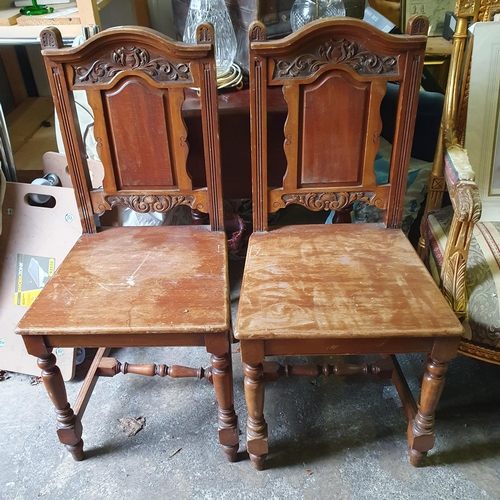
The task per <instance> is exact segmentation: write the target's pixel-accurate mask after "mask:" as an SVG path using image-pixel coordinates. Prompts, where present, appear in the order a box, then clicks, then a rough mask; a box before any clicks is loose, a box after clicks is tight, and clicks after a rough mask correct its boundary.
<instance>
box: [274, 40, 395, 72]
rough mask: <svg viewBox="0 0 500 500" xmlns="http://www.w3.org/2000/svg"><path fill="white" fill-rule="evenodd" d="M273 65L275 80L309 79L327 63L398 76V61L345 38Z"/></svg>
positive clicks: (359, 70)
mask: <svg viewBox="0 0 500 500" xmlns="http://www.w3.org/2000/svg"><path fill="white" fill-rule="evenodd" d="M275 62H276V68H275V71H274V73H275V74H274V76H275V77H277V78H295V77H307V76H311V75H313V74H314V73H316V72H317V71H319V70H320V69H321V68H322V67H323V66H325V65H326V64H344V65H347V66H350V67H351V68H352V69H354V70H355V71H356V72H357V73H359V74H362V75H363V74H364V75H367V74H368V75H373V74H389V75H397V74H398V68H397V62H398V61H397V58H395V57H392V56H379V55H378V54H375V53H374V52H371V51H369V50H368V49H366V48H365V47H364V46H363V45H361V44H358V43H356V42H352V41H350V40H346V39H342V40H329V41H328V42H325V43H323V44H321V45H320V46H319V47H318V48H317V49H316V50H315V53H314V54H302V55H301V56H298V57H295V58H294V59H291V60H281V61H275Z"/></svg>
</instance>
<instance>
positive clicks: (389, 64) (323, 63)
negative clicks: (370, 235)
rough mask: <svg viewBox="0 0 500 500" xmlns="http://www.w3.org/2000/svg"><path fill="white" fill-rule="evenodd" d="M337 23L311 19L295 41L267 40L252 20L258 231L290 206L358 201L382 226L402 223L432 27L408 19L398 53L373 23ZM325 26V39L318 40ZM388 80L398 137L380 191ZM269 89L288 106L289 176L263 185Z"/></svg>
mask: <svg viewBox="0 0 500 500" xmlns="http://www.w3.org/2000/svg"><path fill="white" fill-rule="evenodd" d="M337 21H338V23H337V24H335V23H328V22H325V21H322V20H320V21H316V22H314V23H310V25H308V26H307V27H306V28H305V30H302V31H301V33H300V35H291V36H290V37H287V39H286V41H276V42H269V41H267V42H265V43H261V42H264V40H265V27H264V25H263V24H262V23H260V22H256V23H254V24H252V26H251V28H250V40H251V41H250V92H251V103H250V112H251V116H252V128H251V133H252V135H253V140H252V144H253V145H254V146H253V151H252V152H253V158H252V170H253V174H252V175H253V186H254V191H253V204H254V207H256V208H255V209H254V229H255V230H257V231H265V230H266V229H267V214H268V213H270V212H276V211H277V210H279V209H280V208H284V207H286V206H288V205H291V204H299V205H302V206H304V207H306V208H308V209H310V210H315V211H319V210H341V209H344V208H346V207H349V206H350V205H352V204H353V203H354V202H356V201H363V202H366V203H369V204H371V205H375V206H377V207H378V208H380V209H383V210H384V213H385V216H384V222H385V224H386V226H387V227H391V228H396V227H400V225H401V215H402V206H403V197H404V191H405V183H406V176H407V169H408V162H409V158H410V149H411V143H412V137H413V125H414V121H415V115H416V107H417V100H418V88H419V81H420V80H419V78H420V77H419V75H420V74H421V70H422V65H423V59H424V51H425V43H426V37H425V33H426V27H427V25H428V21H427V19H426V18H425V17H421V16H420V17H419V16H415V17H413V18H412V19H411V20H410V22H409V26H408V33H409V35H402V37H403V38H404V39H405V40H407V41H408V43H407V45H406V47H405V51H404V52H401V47H400V45H398V42H397V41H396V40H395V38H394V37H389V36H386V35H385V34H383V33H381V32H379V31H378V30H376V29H374V28H372V27H370V26H369V25H365V24H360V22H359V21H357V20H348V19H338V20H337ZM318 25H319V26H322V28H321V29H317V27H318ZM328 30H330V32H331V38H329V39H328V42H326V43H325V42H324V41H323V42H320V40H324V39H325V36H326V34H327V32H328ZM418 34H421V35H422V36H416V35H418ZM389 81H396V82H399V83H400V87H401V88H400V93H399V102H398V110H397V115H396V130H397V131H398V132H397V133H396V135H395V137H394V142H393V150H392V156H391V169H390V173H389V180H388V182H387V183H386V184H381V185H377V183H376V177H375V172H374V169H373V163H374V160H375V155H376V154H377V151H378V147H379V135H380V132H381V129H382V122H381V118H380V104H381V101H382V98H383V97H384V95H385V88H386V83H387V82H389ZM273 86H281V87H282V89H283V94H284V98H285V101H286V102H287V105H288V115H287V120H286V123H285V127H284V143H283V148H284V151H285V156H286V160H287V170H286V173H285V176H284V178H283V183H282V185H281V186H268V183H267V178H268V176H267V171H268V164H267V121H266V120H267V92H268V89H269V88H270V87H273ZM338 96H342V98H341V99H339V98H338ZM402 125H404V126H402Z"/></svg>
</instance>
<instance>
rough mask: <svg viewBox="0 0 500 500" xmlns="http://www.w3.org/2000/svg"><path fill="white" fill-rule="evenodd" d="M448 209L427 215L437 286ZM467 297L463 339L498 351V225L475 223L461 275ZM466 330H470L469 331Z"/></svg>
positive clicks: (499, 303)
mask: <svg viewBox="0 0 500 500" xmlns="http://www.w3.org/2000/svg"><path fill="white" fill-rule="evenodd" d="M452 216H453V211H452V208H451V207H446V208H444V209H442V210H439V211H437V212H434V213H433V214H431V215H429V218H428V221H427V237H428V241H429V248H430V259H429V263H430V268H431V272H432V275H433V277H434V279H435V280H436V282H437V283H439V272H440V269H441V265H442V263H443V255H444V248H445V244H446V238H447V236H448V232H449V229H450V224H451V219H452ZM465 282H466V283H465V284H466V287H467V294H468V297H469V301H468V307H467V322H466V323H468V325H469V327H470V329H469V328H467V325H465V326H466V333H465V337H466V338H467V339H468V340H470V341H472V342H473V343H474V344H477V345H481V346H484V347H488V348H497V349H500V298H499V292H500V222H478V223H477V224H476V225H475V227H474V232H473V236H472V239H471V244H470V250H469V258H468V260H467V269H466V273H465ZM469 330H470V331H469Z"/></svg>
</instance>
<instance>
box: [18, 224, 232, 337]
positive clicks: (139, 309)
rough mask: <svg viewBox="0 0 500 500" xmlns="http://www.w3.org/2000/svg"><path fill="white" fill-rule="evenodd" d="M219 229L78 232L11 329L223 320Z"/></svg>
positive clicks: (165, 328)
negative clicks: (36, 296)
mask: <svg viewBox="0 0 500 500" xmlns="http://www.w3.org/2000/svg"><path fill="white" fill-rule="evenodd" d="M225 248H226V241H225V235H224V233H220V232H214V231H210V230H209V228H207V227H205V226H172V227H156V228H151V227H135V228H132V227H127V228H113V229H110V230H107V231H103V232H101V233H98V234H94V235H87V236H82V237H81V238H80V239H79V240H78V242H77V243H76V245H75V246H74V248H73V249H72V250H71V252H70V254H69V255H68V257H67V258H66V259H65V261H64V262H63V263H62V264H61V266H60V267H59V268H58V269H57V270H56V272H55V274H54V276H52V278H51V279H50V280H49V282H48V283H47V285H46V286H45V288H44V291H43V294H41V295H40V296H39V297H38V298H37V299H36V300H35V302H34V303H33V305H32V306H31V308H30V309H29V310H28V311H27V313H26V314H25V316H24V318H23V319H22V321H21V322H20V323H19V326H18V333H22V334H29V335H44V334H52V335H57V334H68V333H74V334H79V333H81V334H84V333H85V334H86V333H94V334H95V333H99V332H102V333H106V334H114V333H120V334H123V333H131V334H134V335H137V334H140V333H168V332H173V333H181V332H187V333H189V332H206V331H210V330H215V331H224V330H227V329H228V328H229V309H228V286H227V271H226V256H225Z"/></svg>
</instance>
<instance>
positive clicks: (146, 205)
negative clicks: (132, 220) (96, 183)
mask: <svg viewBox="0 0 500 500" xmlns="http://www.w3.org/2000/svg"><path fill="white" fill-rule="evenodd" d="M105 199H106V202H107V203H108V204H109V207H110V208H112V207H114V206H116V205H120V206H122V207H126V208H131V209H132V210H134V211H135V212H140V213H148V212H168V211H169V210H171V209H172V208H174V207H176V206H178V205H189V206H191V207H192V206H193V203H194V196H169V195H152V194H148V195H135V194H134V195H128V196H119V195H117V196H106V198H105Z"/></svg>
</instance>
